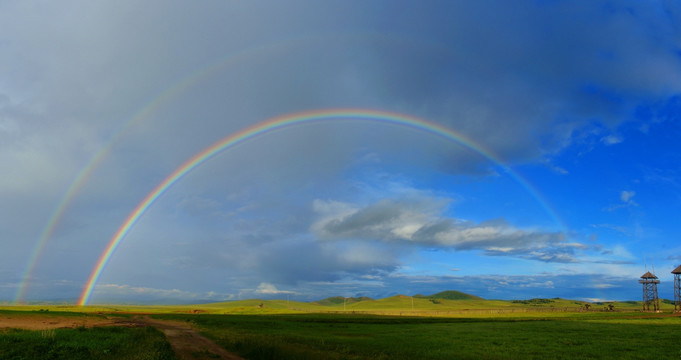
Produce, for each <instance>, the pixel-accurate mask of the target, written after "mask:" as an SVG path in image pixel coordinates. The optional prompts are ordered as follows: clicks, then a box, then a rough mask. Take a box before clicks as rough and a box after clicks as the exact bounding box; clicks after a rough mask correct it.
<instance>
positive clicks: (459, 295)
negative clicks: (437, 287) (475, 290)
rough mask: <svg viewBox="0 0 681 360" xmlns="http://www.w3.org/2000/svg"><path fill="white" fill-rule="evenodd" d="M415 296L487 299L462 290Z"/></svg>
mask: <svg viewBox="0 0 681 360" xmlns="http://www.w3.org/2000/svg"><path fill="white" fill-rule="evenodd" d="M414 297H415V298H422V299H438V300H485V299H483V298H481V297H479V296H475V295H471V294H466V293H463V292H461V291H456V290H447V291H442V292H439V293H437V294H433V295H428V296H426V295H414Z"/></svg>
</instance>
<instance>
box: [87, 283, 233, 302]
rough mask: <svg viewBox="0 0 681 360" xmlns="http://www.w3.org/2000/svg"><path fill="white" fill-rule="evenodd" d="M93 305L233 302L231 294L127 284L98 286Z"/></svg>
mask: <svg viewBox="0 0 681 360" xmlns="http://www.w3.org/2000/svg"><path fill="white" fill-rule="evenodd" d="M93 294H94V296H93V303H111V302H117V303H121V302H123V303H125V302H132V303H154V304H165V303H167V304H177V303H185V304H186V303H192V302H194V303H196V302H206V301H213V302H217V301H227V300H234V299H235V295H233V294H218V293H215V292H212V291H208V292H190V291H183V290H178V289H159V288H152V287H143V286H131V285H127V284H110V283H108V284H98V285H97V286H96V288H95V292H94V293H93Z"/></svg>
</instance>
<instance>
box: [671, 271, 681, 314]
mask: <svg viewBox="0 0 681 360" xmlns="http://www.w3.org/2000/svg"><path fill="white" fill-rule="evenodd" d="M672 274H674V312H679V311H681V265H679V267H677V268H676V269H674V270H672Z"/></svg>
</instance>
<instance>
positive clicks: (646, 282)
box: [638, 271, 660, 312]
mask: <svg viewBox="0 0 681 360" xmlns="http://www.w3.org/2000/svg"><path fill="white" fill-rule="evenodd" d="M638 282H639V284H643V311H650V306H651V305H652V307H653V311H655V312H657V311H660V299H658V297H657V284H659V283H660V280H658V279H657V276H655V275H653V274H651V273H650V271H647V272H646V273H645V274H643V275H641V280H639V281H638Z"/></svg>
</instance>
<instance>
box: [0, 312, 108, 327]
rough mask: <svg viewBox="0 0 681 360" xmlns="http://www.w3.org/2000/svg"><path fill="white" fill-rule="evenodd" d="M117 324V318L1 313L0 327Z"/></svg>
mask: <svg viewBox="0 0 681 360" xmlns="http://www.w3.org/2000/svg"><path fill="white" fill-rule="evenodd" d="M112 325H116V320H113V319H108V318H97V317H59V316H39V315H31V316H22V315H17V316H15V315H0V329H8V328H16V329H26V330H45V329H57V328H77V327H81V326H84V327H93V326H112Z"/></svg>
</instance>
